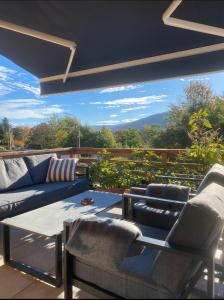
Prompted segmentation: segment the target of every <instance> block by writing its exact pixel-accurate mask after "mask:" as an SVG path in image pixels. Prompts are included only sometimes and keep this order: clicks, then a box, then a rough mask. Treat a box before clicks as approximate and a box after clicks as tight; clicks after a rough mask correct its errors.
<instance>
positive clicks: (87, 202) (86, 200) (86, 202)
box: [81, 198, 94, 206]
mask: <svg viewBox="0 0 224 300" xmlns="http://www.w3.org/2000/svg"><path fill="white" fill-rule="evenodd" d="M93 203H94V199H93V198H84V199H83V200H81V205H83V206H87V205H92V204H93Z"/></svg>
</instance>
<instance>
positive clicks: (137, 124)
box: [110, 112, 168, 131]
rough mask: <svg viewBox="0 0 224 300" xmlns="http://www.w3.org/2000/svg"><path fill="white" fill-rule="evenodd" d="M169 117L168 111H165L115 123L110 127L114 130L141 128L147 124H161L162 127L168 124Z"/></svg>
mask: <svg viewBox="0 0 224 300" xmlns="http://www.w3.org/2000/svg"><path fill="white" fill-rule="evenodd" d="M167 117H168V112H163V113H159V114H155V115H151V116H148V117H146V118H142V119H139V120H137V121H134V122H129V123H124V124H119V125H113V126H110V129H111V130H112V131H116V130H119V129H127V128H135V129H141V128H143V127H144V126H145V125H159V126H160V127H162V128H164V127H165V126H166V124H167V120H166V119H167Z"/></svg>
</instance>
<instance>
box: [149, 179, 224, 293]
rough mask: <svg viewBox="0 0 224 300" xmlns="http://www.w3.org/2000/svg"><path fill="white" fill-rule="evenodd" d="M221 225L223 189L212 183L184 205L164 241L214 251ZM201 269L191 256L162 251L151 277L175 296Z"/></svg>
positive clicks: (223, 209) (200, 263) (223, 205)
mask: <svg viewBox="0 0 224 300" xmlns="http://www.w3.org/2000/svg"><path fill="white" fill-rule="evenodd" d="M223 225H224V187H222V186H220V185H218V184H216V183H212V184H210V185H209V186H207V187H206V188H205V189H204V190H203V192H201V193H200V194H199V195H197V196H196V197H194V198H193V199H191V200H189V201H188V202H187V203H186V206H185V208H184V210H183V211H182V213H181V215H180V217H179V219H178V221H177V222H176V224H175V225H174V227H173V229H172V230H171V232H170V234H169V235H168V237H167V241H168V242H169V243H170V244H171V245H173V246H180V247H185V248H191V249H196V250H199V251H200V250H201V251H213V249H214V248H215V246H217V242H218V238H219V236H220V234H221V231H222V229H223ZM211 253H212V252H211ZM201 266H202V261H199V260H195V259H193V258H192V257H190V256H186V255H184V254H183V255H182V254H174V253H167V252H163V251H162V252H160V253H159V255H158V257H157V259H156V261H155V264H154V267H153V273H152V278H153V281H154V282H155V283H156V284H159V285H160V286H162V287H163V288H165V289H166V290H168V291H169V292H171V293H173V294H174V295H178V293H180V292H181V290H183V288H184V286H185V285H186V284H187V283H189V280H190V279H191V278H192V276H193V275H195V274H196V272H197V271H198V270H199V268H200V267H201Z"/></svg>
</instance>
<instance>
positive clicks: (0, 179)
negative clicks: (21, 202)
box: [0, 158, 33, 193]
mask: <svg viewBox="0 0 224 300" xmlns="http://www.w3.org/2000/svg"><path fill="white" fill-rule="evenodd" d="M32 184H33V181H32V179H31V176H30V173H29V171H28V169H27V166H26V164H25V162H24V160H23V158H13V159H4V160H0V192H1V193H3V192H7V191H10V190H16V189H19V188H24V187H27V186H30V185H32Z"/></svg>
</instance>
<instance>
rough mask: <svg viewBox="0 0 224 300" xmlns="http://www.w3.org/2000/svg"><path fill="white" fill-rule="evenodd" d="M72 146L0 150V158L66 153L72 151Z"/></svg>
mask: <svg viewBox="0 0 224 300" xmlns="http://www.w3.org/2000/svg"><path fill="white" fill-rule="evenodd" d="M72 149H73V148H71V147H70V148H56V149H44V150H26V151H6V152H0V159H1V158H18V157H24V156H31V155H38V154H39V155H40V154H50V153H60V154H68V153H70V152H71V151H72Z"/></svg>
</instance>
